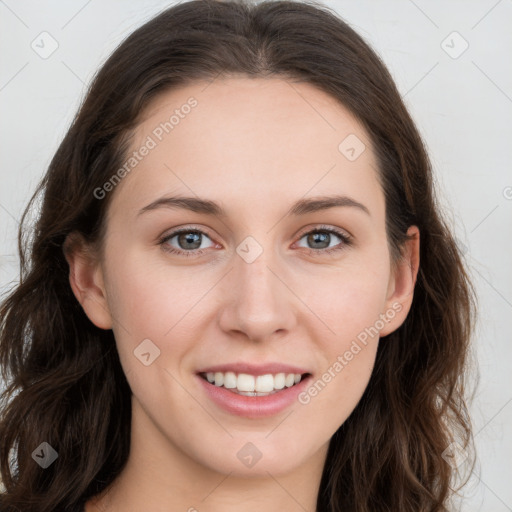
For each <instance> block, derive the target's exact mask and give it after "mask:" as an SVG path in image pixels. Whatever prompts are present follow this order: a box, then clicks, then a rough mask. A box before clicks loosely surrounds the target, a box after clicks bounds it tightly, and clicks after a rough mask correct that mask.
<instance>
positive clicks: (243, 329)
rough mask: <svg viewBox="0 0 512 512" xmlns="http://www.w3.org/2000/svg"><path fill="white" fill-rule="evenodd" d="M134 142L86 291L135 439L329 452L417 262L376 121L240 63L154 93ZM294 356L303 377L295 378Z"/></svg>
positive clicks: (408, 291) (257, 453)
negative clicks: (398, 231) (111, 339)
mask: <svg viewBox="0 0 512 512" xmlns="http://www.w3.org/2000/svg"><path fill="white" fill-rule="evenodd" d="M191 98H192V99H191ZM173 115H174V117H172V118H171V116H173ZM165 123H167V125H166V124H165ZM143 147H145V148H146V149H145V150H144V149H142V148H143ZM133 151H136V152H137V153H136V155H135V156H133V158H134V160H131V161H128V160H127V166H126V167H125V173H123V172H121V173H119V174H118V176H122V175H123V174H125V175H124V177H122V179H121V181H120V183H119V184H118V185H117V186H115V187H114V186H113V185H112V183H116V182H114V180H112V182H111V183H110V185H108V184H107V185H105V187H104V188H103V190H104V191H106V193H107V194H108V193H110V194H114V196H113V197H112V203H111V205H110V207H109V211H108V224H107V234H106V240H105V253H104V259H103V261H101V264H100V265H98V266H97V267H96V269H95V273H94V274H93V276H92V279H91V283H93V285H91V287H90V288H89V289H88V291H87V296H86V297H85V298H86V299H92V300H82V304H83V306H84V309H85V310H86V312H87V314H88V315H89V318H90V319H91V320H92V321H93V322H94V323H95V324H96V325H98V326H99V327H102V328H106V329H108V328H112V329H113V332H114V335H115V339H116V343H117V348H118V351H119V355H120V359H121V363H122V366H123V369H124V371H125V373H126V376H127V379H128V382H129V384H130V387H131V389H132V392H133V418H134V425H136V427H134V428H133V430H132V436H133V437H132V442H133V440H136V442H137V443H138V446H139V447H141V448H142V447H143V449H144V450H145V453H152V454H153V456H154V457H156V458H158V457H160V456H164V455H169V454H171V453H179V454H180V456H181V457H184V458H186V459H187V460H188V461H191V462H192V463H193V464H196V465H199V466H198V467H202V468H208V469H210V470H215V471H219V472H222V473H228V472H234V473H236V474H240V475H263V476H266V475H267V472H270V473H271V474H272V475H276V476H277V475H279V474H283V473H285V472H289V471H291V470H292V469H293V468H297V467H299V466H301V465H304V464H307V463H308V462H311V461H317V462H318V465H319V467H320V466H321V464H323V461H324V457H325V455H326V450H327V446H328V442H329V440H330V438H331V436H332V435H333V434H334V433H335V431H336V430H337V429H338V428H339V427H340V425H341V424H342V423H343V422H344V421H345V420H346V419H347V418H348V416H349V415H350V414H351V412H352V411H353V410H354V408H355V407H356V405H357V403H358V401H359V400H360V398H361V396H362V394H363V392H364V390H365V388H366V386H367V384H368V381H369V379H370V375H371V373H372V368H373V365H374V360H375V356H376V351H377V345H378V341H379V335H380V336H384V335H386V334H389V333H390V332H392V331H393V330H395V329H396V328H397V327H398V326H399V325H400V324H401V323H402V322H403V320H404V318H405V316H406V314H407V311H408V310H409V307H410V301H411V299H412V288H413V285H414V279H415V273H414V275H412V273H411V270H410V269H409V270H407V268H408V266H407V265H405V266H404V267H398V270H397V271H396V272H392V267H391V261H390V256H389V251H388V244H387V239H386V232H385V203H384V195H383V191H382V189H381V187H380V185H379V182H378V179H377V171H376V170H377V162H376V159H375V156H374V153H373V151H372V148H371V144H370V140H369V137H368V134H367V133H366V132H365V130H364V129H363V128H362V126H361V125H360V124H359V123H358V122H357V121H356V120H355V118H354V117H353V116H352V115H350V113H349V112H348V111H347V110H346V109H345V108H343V107H342V106H340V105H339V104H338V103H337V102H336V101H335V100H334V99H332V98H331V97H330V96H328V95H326V94H325V93H323V92H321V91H319V90H318V89H316V88H314V87H313V86H311V85H307V84H304V83H292V82H288V81H285V80H283V79H277V78H273V79H261V78H259V79H249V78H242V77H241V78H230V79H217V80H214V81H213V82H212V83H210V84H209V85H208V84H206V83H195V84H194V85H189V86H186V87H183V88H181V89H176V90H173V91H172V92H168V93H165V94H164V95H162V96H160V97H158V98H157V99H155V100H154V101H153V102H152V104H151V105H150V107H149V108H148V110H147V111H146V113H145V116H144V120H143V121H142V123H141V124H140V125H139V126H138V127H137V129H136V132H135V134H134V137H133V139H132V140H131V152H130V155H129V156H132V154H133V153H132V152H133ZM127 169H129V171H127ZM102 194H105V192H100V191H97V195H98V197H100V196H101V195H102ZM163 198H169V201H168V202H167V203H165V202H160V203H158V204H156V203H155V201H160V200H162V199H163ZM172 198H173V199H172ZM183 198H190V199H188V200H186V201H185V200H184V199H183ZM171 199H172V200H171ZM176 199H181V202H179V201H176ZM98 200H101V199H98ZM203 201H204V202H205V203H203ZM336 201H337V202H336ZM213 203H215V205H216V206H215V207H213V206H212V205H213ZM149 205H152V206H149ZM148 206H149V207H148ZM178 229H179V230H182V233H181V234H176V231H177V230H178ZM201 232H202V233H203V234H202V233H201ZM404 268H405V270H404ZM74 286H75V287H74V290H75V293H77V294H78V295H79V293H80V292H77V291H76V290H77V288H76V285H74ZM381 342H382V343H386V342H388V341H387V340H382V341H381ZM244 365H246V366H245V367H244ZM250 365H252V366H250ZM216 370H221V371H220V372H218V374H217V375H216V376H215V375H214V376H213V378H216V379H217V383H218V384H220V382H221V381H223V382H224V381H225V383H226V385H227V386H233V385H235V383H236V385H237V389H238V388H241V389H242V390H243V389H250V388H251V385H256V384H257V383H259V385H262V386H263V387H262V388H261V387H259V385H258V389H269V388H266V387H265V386H267V385H268V386H270V389H275V388H279V387H282V386H283V385H284V388H283V389H281V390H278V391H276V392H275V393H272V394H271V395H268V396H267V397H251V396H242V395H240V394H237V393H235V392H234V389H233V388H229V387H228V388H226V387H224V386H222V388H220V387H217V386H216V385H215V383H209V382H208V381H207V380H205V378H204V377H205V375H203V376H201V375H200V373H203V372H204V373H206V372H209V373H214V374H215V371H216ZM228 372H229V375H228ZM283 373H284V374H285V375H284V381H285V383H284V384H283V376H282V375H279V376H278V375H277V374H283ZM290 373H291V374H295V373H299V374H301V375H304V378H302V381H301V382H300V383H299V384H297V385H294V386H292V387H287V384H288V385H289V384H290V382H292V381H293V382H294V381H295V380H294V377H291V378H290V377H288V380H287V379H286V375H287V374H290ZM233 374H234V375H233ZM238 374H244V375H242V377H239V376H238ZM269 374H270V375H273V376H274V377H273V378H272V377H268V376H267V377H263V378H260V379H257V378H256V377H257V376H261V375H269ZM305 374H308V375H309V376H305ZM210 378H212V376H211V375H210ZM253 381H254V382H253ZM244 386H247V387H244Z"/></svg>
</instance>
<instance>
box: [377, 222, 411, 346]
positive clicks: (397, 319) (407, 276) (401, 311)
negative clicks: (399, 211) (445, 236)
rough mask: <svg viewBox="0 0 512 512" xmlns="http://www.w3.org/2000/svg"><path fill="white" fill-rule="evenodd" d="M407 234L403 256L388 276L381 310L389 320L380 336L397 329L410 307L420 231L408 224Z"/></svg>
mask: <svg viewBox="0 0 512 512" xmlns="http://www.w3.org/2000/svg"><path fill="white" fill-rule="evenodd" d="M407 235H408V237H409V240H407V241H406V242H405V247H404V250H403V256H402V258H401V259H400V261H398V262H397V264H396V267H395V268H394V271H393V272H392V275H391V277H390V281H389V286H388V296H387V298H386V305H385V307H386V310H385V311H384V312H383V313H384V315H386V316H387V317H389V318H390V320H389V322H387V323H386V325H385V327H384V328H383V329H382V330H381V332H380V336H381V337H382V336H387V335H388V334H390V333H392V332H393V331H395V330H396V329H398V328H399V327H400V326H401V325H402V324H403V322H404V321H405V319H406V318H407V315H408V313H409V311H410V309H411V305H412V300H413V297H414V287H415V285H416V279H417V276H418V270H419V265H420V232H419V229H418V227H417V226H410V227H409V229H408V230H407ZM388 312H390V313H391V312H392V314H389V315H388ZM391 317H392V318H391Z"/></svg>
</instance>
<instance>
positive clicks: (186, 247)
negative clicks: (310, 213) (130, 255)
mask: <svg viewBox="0 0 512 512" xmlns="http://www.w3.org/2000/svg"><path fill="white" fill-rule="evenodd" d="M174 239H175V240H174ZM302 239H306V244H309V245H310V247H308V246H303V245H299V247H303V248H304V249H306V251H307V252H308V253H309V254H314V255H319V254H326V253H327V254H330V253H333V252H337V251H341V250H343V249H345V248H346V247H348V246H350V245H351V244H352V237H351V236H350V235H348V234H346V233H344V232H342V231H339V230H337V229H334V228H332V227H328V226H319V227H317V228H316V229H313V230H310V231H308V232H306V233H304V234H303V235H302V236H301V237H300V239H299V242H300V241H301V240H302ZM336 239H338V240H339V241H338V242H337V243H336ZM207 240H209V241H210V242H212V240H211V238H210V237H209V236H208V234H207V233H205V232H204V231H202V230H201V229H197V228H190V227H189V228H181V229H178V230H176V231H173V232H172V233H170V234H168V235H165V236H164V237H163V238H161V239H160V240H159V245H161V246H162V248H163V249H164V250H165V251H166V252H169V253H171V254H178V255H180V256H187V257H190V256H201V255H202V254H204V253H205V252H206V251H205V249H208V248H209V247H210V246H208V243H207ZM173 241H174V242H173ZM205 242H206V245H205ZM332 242H335V244H334V245H331V243H332Z"/></svg>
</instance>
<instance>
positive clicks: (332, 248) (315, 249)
mask: <svg viewBox="0 0 512 512" xmlns="http://www.w3.org/2000/svg"><path fill="white" fill-rule="evenodd" d="M333 235H334V236H333ZM304 238H305V239H306V244H309V246H307V245H306V246H305V248H306V250H307V251H308V252H309V253H310V254H314V253H317V254H318V253H320V254H322V253H332V252H336V251H341V250H343V249H345V248H346V247H347V246H350V245H351V244H352V237H351V236H349V235H348V234H346V233H343V232H341V231H338V230H337V229H334V228H330V227H327V226H320V227H318V228H316V229H313V230H311V231H308V232H307V233H305V234H303V235H302V236H301V238H300V240H302V239H304ZM336 238H337V239H339V240H341V242H340V241H338V242H337V243H336ZM300 240H299V242H300ZM331 242H335V244H334V245H331ZM299 247H304V246H300V245H299Z"/></svg>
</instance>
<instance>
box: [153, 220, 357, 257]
mask: <svg viewBox="0 0 512 512" xmlns="http://www.w3.org/2000/svg"><path fill="white" fill-rule="evenodd" d="M318 232H319V233H332V234H335V235H336V236H338V237H339V238H340V239H341V240H342V243H341V244H338V245H335V246H334V247H330V248H327V249H310V248H308V247H301V249H305V250H306V251H307V252H308V254H317V255H318V253H320V254H328V255H331V254H332V253H336V252H338V251H342V250H343V249H345V248H346V247H350V246H351V245H352V237H351V236H349V235H347V234H345V233H342V232H341V231H338V230H337V229H334V228H331V227H327V226H318V227H317V228H315V229H312V230H310V231H307V232H305V233H303V234H302V235H301V236H300V238H299V240H301V239H302V238H304V237H305V236H306V235H310V234H312V233H318ZM181 233H199V234H201V235H205V236H206V237H208V238H210V236H209V235H208V233H205V232H204V231H202V230H201V229H197V228H181V229H178V230H176V231H173V232H172V233H170V234H168V235H165V236H164V237H163V238H161V239H160V240H159V241H158V244H159V245H161V246H162V248H163V250H164V251H166V252H168V253H171V254H178V255H180V256H186V257H188V258H190V257H194V256H197V257H199V256H202V255H203V254H204V253H205V252H206V249H193V250H190V251H183V250H179V249H176V248H175V247H170V246H168V245H166V244H167V242H168V241H169V240H171V239H172V238H174V237H175V236H176V235H179V234H181ZM210 240H211V238H210Z"/></svg>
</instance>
